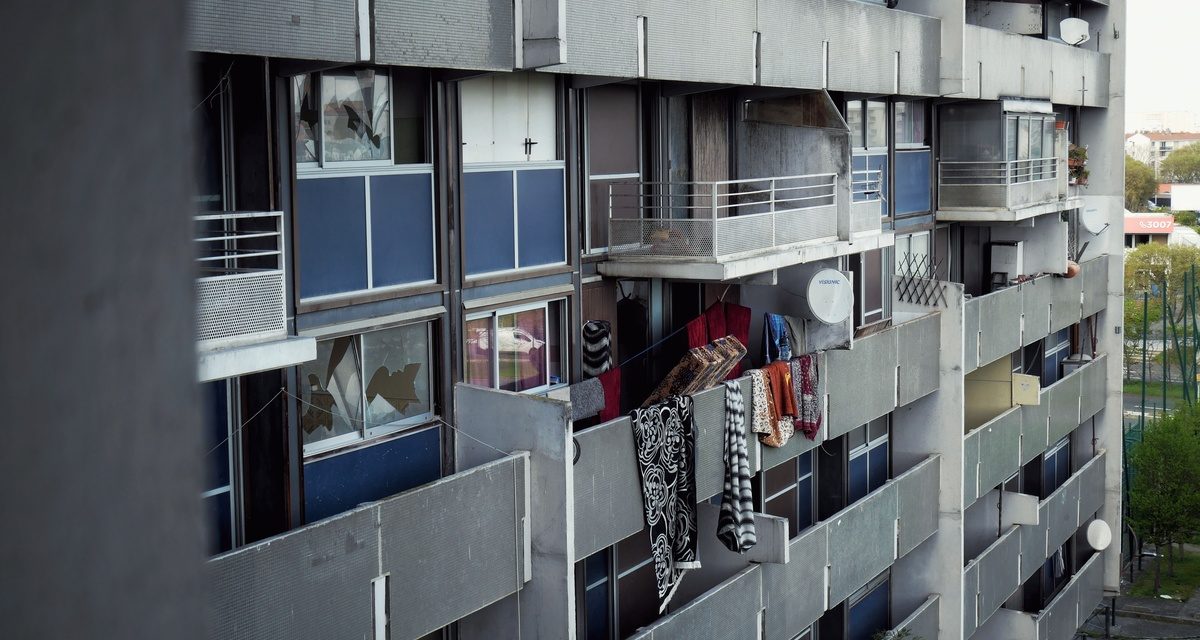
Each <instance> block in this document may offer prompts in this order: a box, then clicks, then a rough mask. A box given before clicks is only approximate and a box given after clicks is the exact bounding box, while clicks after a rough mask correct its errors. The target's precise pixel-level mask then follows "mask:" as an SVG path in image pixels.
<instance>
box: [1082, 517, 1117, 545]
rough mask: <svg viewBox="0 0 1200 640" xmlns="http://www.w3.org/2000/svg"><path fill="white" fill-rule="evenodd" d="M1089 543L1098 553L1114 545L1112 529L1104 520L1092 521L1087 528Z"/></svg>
mask: <svg viewBox="0 0 1200 640" xmlns="http://www.w3.org/2000/svg"><path fill="white" fill-rule="evenodd" d="M1087 541H1088V544H1089V545H1091V547H1092V548H1093V549H1095V550H1096V551H1104V550H1105V549H1107V548H1108V545H1110V544H1112V529H1109V528H1108V523H1107V522H1105V521H1103V520H1092V523H1091V524H1089V525H1088V527H1087Z"/></svg>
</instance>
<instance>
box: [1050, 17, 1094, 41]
mask: <svg viewBox="0 0 1200 640" xmlns="http://www.w3.org/2000/svg"><path fill="white" fill-rule="evenodd" d="M1090 30H1091V26H1090V25H1088V23H1087V20H1080V19H1079V18H1067V19H1066V20H1063V21H1062V22H1060V23H1059V24H1058V34H1059V37H1060V38H1062V40H1063V42H1065V43H1067V44H1069V45H1071V46H1076V45H1081V44H1083V43H1085V42H1087V41H1088V40H1090V39H1091V37H1092V35H1091V33H1090Z"/></svg>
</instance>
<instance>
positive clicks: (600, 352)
mask: <svg viewBox="0 0 1200 640" xmlns="http://www.w3.org/2000/svg"><path fill="white" fill-rule="evenodd" d="M611 368H612V325H610V324H609V323H608V321H607V320H588V321H587V322H585V323H583V375H585V376H587V377H589V378H594V377H596V376H598V375H600V374H602V373H604V372H605V371H608V370H609V369H611Z"/></svg>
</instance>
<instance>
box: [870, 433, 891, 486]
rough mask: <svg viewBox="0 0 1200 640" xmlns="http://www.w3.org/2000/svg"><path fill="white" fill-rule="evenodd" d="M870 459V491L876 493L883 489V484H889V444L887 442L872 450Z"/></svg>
mask: <svg viewBox="0 0 1200 640" xmlns="http://www.w3.org/2000/svg"><path fill="white" fill-rule="evenodd" d="M868 457H869V459H870V462H869V466H870V476H871V481H870V487H871V489H870V490H871V491H874V490H876V489H878V488H879V487H882V486H883V483H885V482H887V480H888V472H887V467H888V464H887V463H888V445H887V443H886V442H885V443H883V444H881V445H879V446H877V447H875V448H874V449H871V453H869V454H868Z"/></svg>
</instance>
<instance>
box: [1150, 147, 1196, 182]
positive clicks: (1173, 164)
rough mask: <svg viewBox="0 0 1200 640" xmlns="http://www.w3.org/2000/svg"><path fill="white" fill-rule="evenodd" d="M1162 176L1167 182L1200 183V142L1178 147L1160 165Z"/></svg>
mask: <svg viewBox="0 0 1200 640" xmlns="http://www.w3.org/2000/svg"><path fill="white" fill-rule="evenodd" d="M1159 170H1160V172H1161V174H1162V175H1161V177H1162V179H1163V180H1164V181H1167V182H1177V183H1183V184H1197V183H1200V144H1190V145H1188V146H1186V147H1183V148H1181V149H1176V150H1175V151H1172V152H1171V155H1169V156H1167V157H1166V159H1165V160H1163V161H1162V164H1161V165H1159Z"/></svg>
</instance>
